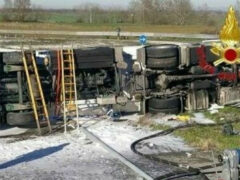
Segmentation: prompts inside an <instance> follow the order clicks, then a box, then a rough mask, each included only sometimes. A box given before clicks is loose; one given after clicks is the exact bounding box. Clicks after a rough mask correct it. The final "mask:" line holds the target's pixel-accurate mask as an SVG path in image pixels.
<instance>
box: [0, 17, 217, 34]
mask: <svg viewBox="0 0 240 180" xmlns="http://www.w3.org/2000/svg"><path fill="white" fill-rule="evenodd" d="M60 19H61V18H59V21H60ZM49 21H50V20H49ZM54 21H55V20H54ZM118 27H120V28H121V30H122V31H130V32H162V33H186V34H194V33H195V34H196V33H197V34H198V33H200V34H216V33H217V28H216V27H203V26H199V25H188V26H174V25H140V24H81V23H60V22H59V23H45V22H42V23H14V22H9V23H7V22H2V23H0V29H9V30H16V29H17V30H53V31H58V30H59V31H64V30H66V31H116V30H117V28H118Z"/></svg>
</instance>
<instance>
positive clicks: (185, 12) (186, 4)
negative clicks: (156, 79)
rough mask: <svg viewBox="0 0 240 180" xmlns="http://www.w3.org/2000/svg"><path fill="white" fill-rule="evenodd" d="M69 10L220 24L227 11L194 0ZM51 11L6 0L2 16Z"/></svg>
mask: <svg viewBox="0 0 240 180" xmlns="http://www.w3.org/2000/svg"><path fill="white" fill-rule="evenodd" d="M55 11H56V10H55ZM59 11H60V10H59ZM69 11H70V12H72V13H75V14H76V16H78V18H77V20H76V22H77V23H89V24H93V23H111V24H113V23H131V24H157V25H189V24H207V25H216V24H217V23H218V21H219V18H220V17H221V16H222V15H224V13H222V12H217V11H210V10H209V8H208V7H207V5H204V6H202V7H200V8H198V9H197V10H196V9H194V7H193V5H192V3H191V1H190V0H132V1H131V2H130V4H129V6H128V8H122V9H121V8H120V9H119V8H108V9H106V8H102V7H100V6H99V5H97V4H92V3H87V4H83V5H81V6H79V7H74V8H73V9H72V10H68V12H69ZM51 12H52V11H51V10H44V9H42V8H40V7H36V6H34V5H33V4H32V3H31V0H4V6H3V8H2V16H3V17H2V19H3V20H4V21H17V22H30V21H32V22H37V21H41V20H42V18H43V14H45V17H46V14H48V13H51ZM61 12H63V10H61Z"/></svg>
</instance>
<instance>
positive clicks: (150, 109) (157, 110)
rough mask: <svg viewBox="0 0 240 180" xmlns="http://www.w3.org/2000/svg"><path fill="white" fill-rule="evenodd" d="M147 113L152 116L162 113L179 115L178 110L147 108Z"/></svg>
mask: <svg viewBox="0 0 240 180" xmlns="http://www.w3.org/2000/svg"><path fill="white" fill-rule="evenodd" d="M148 112H149V113H152V114H158V113H163V114H178V113H180V110H179V108H172V109H154V108H151V107H149V109H148Z"/></svg>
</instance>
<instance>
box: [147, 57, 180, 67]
mask: <svg viewBox="0 0 240 180" xmlns="http://www.w3.org/2000/svg"><path fill="white" fill-rule="evenodd" d="M178 64H179V63H178V59H177V57H171V58H148V59H147V67H148V68H153V69H155V68H160V69H166V70H171V69H175V68H176V67H177V66H178Z"/></svg>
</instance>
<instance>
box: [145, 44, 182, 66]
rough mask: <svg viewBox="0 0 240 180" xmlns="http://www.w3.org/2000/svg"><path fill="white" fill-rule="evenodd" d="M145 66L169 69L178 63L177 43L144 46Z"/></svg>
mask: <svg viewBox="0 0 240 180" xmlns="http://www.w3.org/2000/svg"><path fill="white" fill-rule="evenodd" d="M146 65H147V68H153V69H164V70H171V69H176V68H177V67H178V65H179V49H178V46H177V45H172V44H169V45H166V44H163V45H159V46H148V47H146Z"/></svg>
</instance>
